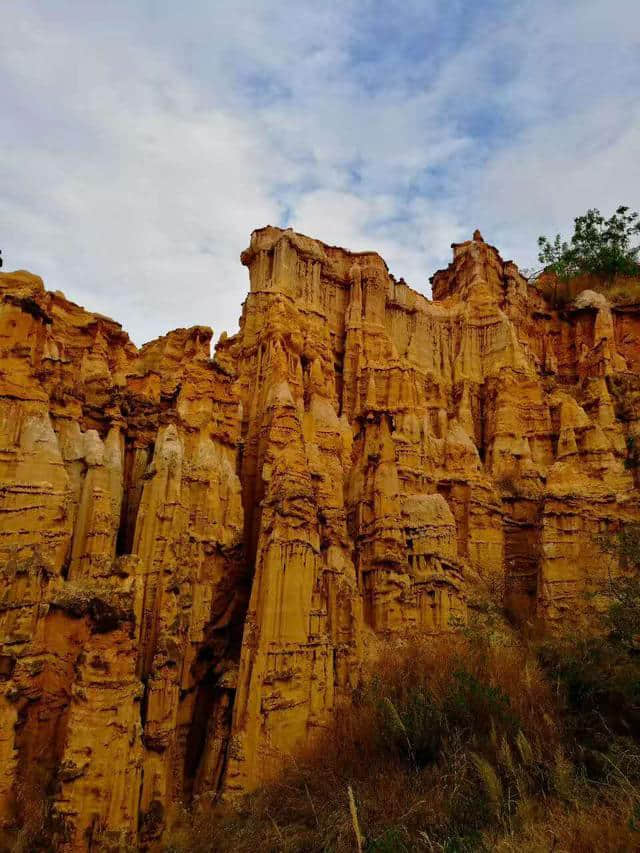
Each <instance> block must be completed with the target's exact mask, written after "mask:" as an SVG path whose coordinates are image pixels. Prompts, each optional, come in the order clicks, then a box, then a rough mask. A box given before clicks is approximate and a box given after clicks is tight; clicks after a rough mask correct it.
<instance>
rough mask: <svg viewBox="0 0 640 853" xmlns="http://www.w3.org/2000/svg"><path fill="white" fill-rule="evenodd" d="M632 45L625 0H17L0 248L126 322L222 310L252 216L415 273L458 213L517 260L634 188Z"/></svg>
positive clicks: (6, 13) (1, 39)
mask: <svg viewBox="0 0 640 853" xmlns="http://www.w3.org/2000/svg"><path fill="white" fill-rule="evenodd" d="M639 46H640V16H638V14H637V9H636V0H607V2H605V0H573V2H566V3H563V4H561V6H559V5H558V4H557V3H554V2H552V0H538V2H537V3H536V2H533V0H522V1H521V2H519V3H517V4H514V3H512V2H510V0H485V1H484V2H479V3H476V4H473V6H471V5H469V4H466V3H463V2H461V0H455V2H453V0H449V2H445V0H415V2H413V0H412V2H411V3H407V2H396V0H388V2H386V3H383V2H381V0H348V2H342V3H339V2H336V0H329V2H327V3H324V4H317V3H315V4H314V3H311V2H309V3H301V4H298V6H296V7H294V8H292V7H290V6H286V5H284V4H279V5H278V4H273V3H270V2H267V0H251V2H250V0H235V2H231V0H218V2H216V3H211V2H207V0H193V2H192V3H190V4H189V5H188V6H178V5H177V4H170V3H164V4H163V3H155V2H154V3H151V2H149V0H135V2H124V0H114V2H113V3H109V4H104V3H102V2H98V0H85V2H83V3H79V2H78V0H58V2H57V3H56V4H54V5H51V4H48V3H46V2H44V0H24V2H17V0H16V2H11V3H9V4H8V6H5V7H4V8H3V28H2V31H0V76H1V78H2V80H3V107H2V109H1V110H0V155H1V157H0V186H2V195H1V196H0V228H1V230H0V239H1V240H2V247H3V249H4V256H5V260H6V263H7V265H9V266H11V267H15V266H22V267H27V268H31V269H32V270H33V271H35V272H38V273H40V274H42V275H43V276H44V277H45V279H46V283H47V285H48V286H49V287H50V288H52V289H61V290H64V291H65V292H66V293H67V295H68V296H69V298H71V299H74V300H75V301H78V302H80V303H82V304H85V305H87V307H89V308H92V309H94V310H98V311H102V312H103V313H107V314H110V315H112V316H114V317H115V318H116V319H118V320H119V321H121V322H122V323H123V324H124V325H125V328H127V329H128V330H129V331H130V333H131V334H132V337H133V338H134V340H136V342H138V343H141V342H142V341H143V340H146V339H148V338H150V337H152V336H155V335H157V334H161V333H163V332H165V331H167V330H168V329H169V328H172V327H174V326H178V325H189V324H192V323H206V324H210V325H212V326H214V329H215V331H216V333H217V332H219V331H221V330H222V329H223V328H227V329H229V330H230V331H231V330H232V329H233V328H235V325H236V322H237V317H238V314H239V312H240V306H241V302H242V300H243V298H244V295H245V293H246V290H247V277H246V271H245V270H244V269H243V268H242V267H241V266H240V263H239V260H238V256H239V253H240V251H241V250H242V249H243V248H244V246H245V245H246V244H247V241H248V239H249V235H250V232H251V231H252V229H253V228H255V227H259V226H262V225H265V224H267V223H269V222H270V223H272V224H276V223H278V222H280V221H283V220H286V222H287V224H291V225H293V226H294V227H296V228H298V229H299V230H302V231H305V232H306V233H310V234H311V235H312V236H316V237H318V238H320V239H322V240H324V241H325V242H329V243H337V244H341V245H345V246H347V247H349V248H353V249H362V248H371V249H376V250H378V251H380V252H381V254H383V256H384V257H385V259H386V260H387V261H388V263H389V265H390V267H391V269H392V271H393V272H394V273H395V274H396V275H398V276H400V275H403V276H405V278H406V279H407V280H408V281H410V282H411V283H413V284H414V286H416V287H417V288H419V289H420V290H423V291H426V289H427V286H426V280H427V278H428V276H429V275H430V274H431V273H432V272H433V270H434V269H435V268H436V267H437V266H440V265H442V264H444V263H446V262H447V261H448V259H449V254H450V252H449V244H450V243H451V242H452V241H456V240H459V239H461V238H462V237H464V236H467V235H469V234H470V233H471V232H472V230H473V229H474V228H475V227H480V229H481V230H482V232H483V234H484V235H485V237H486V238H487V239H488V240H491V242H493V243H494V244H496V245H498V246H499V248H501V249H502V250H503V251H504V254H505V255H509V256H512V257H514V259H515V260H516V261H518V262H522V263H523V264H524V265H530V264H531V263H532V262H534V260H535V240H536V237H537V235H538V234H539V233H551V232H553V231H555V230H565V231H566V230H567V229H568V227H569V225H570V222H571V220H572V218H573V216H575V215H576V214H578V213H581V212H583V211H584V210H585V209H586V208H587V207H589V206H599V207H601V208H602V209H603V210H610V209H612V208H613V207H615V206H616V205H617V204H618V203H622V202H626V203H629V204H630V205H632V206H636V207H637V206H638V205H639V204H640V200H639V199H638V189H639V188H640V181H639V180H638V167H637V151H638V149H639V142H640V107H639V99H638V92H639V91H640V85H639V84H640V71H639V64H638V61H637V57H638V50H639Z"/></svg>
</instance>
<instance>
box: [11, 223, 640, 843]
mask: <svg viewBox="0 0 640 853" xmlns="http://www.w3.org/2000/svg"><path fill="white" fill-rule="evenodd" d="M453 250H454V258H453V261H452V263H451V264H450V265H449V267H448V268H447V269H446V270H442V271H440V272H438V273H436V274H435V276H433V279H432V286H433V298H434V301H429V300H428V299H426V298H425V297H424V296H422V295H420V294H418V293H416V292H415V291H414V290H412V289H411V288H410V287H409V286H408V285H406V284H405V283H404V282H403V281H396V280H395V279H394V278H393V277H392V276H390V275H389V272H388V270H387V267H386V265H385V263H384V261H383V260H382V258H381V257H380V256H379V255H377V254H375V253H373V252H371V253H358V254H356V253H351V252H348V251H346V250H344V249H340V248H336V247H331V246H327V245H324V244H323V243H320V242H319V241H316V240H313V239H310V238H309V237H304V236H302V235H300V234H296V233H294V232H293V231H291V230H287V231H282V230H280V229H277V228H272V227H267V228H263V229H260V230H258V231H255V232H254V233H253V234H252V236H251V243H250V246H249V248H248V249H247V250H246V251H245V252H244V253H243V255H242V262H243V263H244V264H245V265H246V266H247V268H248V271H249V278H250V292H249V294H248V296H247V299H246V301H245V303H244V306H243V311H242V317H241V321H240V331H239V332H238V333H237V334H236V335H234V336H233V337H227V336H226V335H223V336H222V337H221V338H220V341H219V342H218V344H217V347H216V350H215V356H214V357H213V358H211V355H210V342H211V336H212V332H211V330H210V329H208V328H206V327H195V328H192V329H178V330H176V331H174V332H171V333H170V334H168V335H166V336H164V337H163V338H160V339H158V340H156V341H153V342H151V343H149V344H146V345H145V346H144V347H142V348H141V349H136V347H135V346H134V345H133V344H132V343H131V342H130V340H129V338H128V337H127V335H126V334H125V333H124V332H123V331H122V328H121V327H120V326H119V325H118V324H117V323H115V322H114V321H112V320H109V319H108V318H106V317H103V316H100V315H97V314H92V313H90V312H88V311H85V310H84V309H82V308H80V307H78V306H76V305H74V304H72V303H70V302H68V301H67V300H66V299H65V298H64V296H63V295H62V294H60V293H48V292H46V291H45V290H44V287H43V284H42V282H41V280H40V279H38V278H37V277H35V276H32V275H29V274H28V273H23V272H19V273H12V274H4V275H0V289H1V295H2V307H1V309H0V820H1V821H2V822H3V824H4V825H6V826H9V827H10V826H13V825H19V824H20V822H21V821H23V820H24V818H25V815H26V813H27V812H28V809H29V807H30V803H33V802H36V801H37V800H38V799H39V798H41V797H42V796H44V795H45V794H46V795H48V796H51V797H52V798H53V801H54V817H55V818H56V825H57V827H58V830H57V831H58V840H59V848H60V849H61V850H74V851H75V850H85V849H91V848H92V846H93V847H96V846H97V845H98V844H103V843H113V844H118V843H125V842H126V843H141V844H147V843H151V842H152V841H153V840H154V839H156V838H158V837H159V835H160V834H161V832H162V829H163V826H164V823H165V819H166V815H167V812H168V810H169V809H170V807H171V806H172V805H173V804H174V803H177V802H183V803H187V804H189V803H191V802H193V800H194V797H198V798H200V800H202V799H203V798H205V799H206V797H215V796H229V797H232V796H234V795H235V794H237V793H239V792H242V791H245V790H247V789H250V788H252V787H255V786H256V785H257V784H259V783H260V782H261V781H264V780H265V779H268V778H269V777H270V776H273V775H274V774H275V773H277V772H278V769H279V767H280V766H281V764H282V760H283V756H286V755H288V754H290V753H292V752H294V751H295V750H296V749H297V748H299V747H300V746H301V745H302V744H303V743H305V742H308V741H309V740H311V739H313V737H314V736H315V735H316V734H317V733H318V732H319V731H320V730H321V729H322V727H324V726H325V725H326V724H327V722H328V720H329V719H330V718H331V715H332V714H334V713H335V711H336V709H337V708H339V706H340V704H341V703H342V702H345V701H348V700H349V696H350V693H351V689H352V688H353V686H354V685H355V684H356V683H357V681H358V678H359V673H360V667H361V664H362V663H363V661H364V660H365V659H366V658H367V656H369V655H372V654H375V648H376V644H377V642H378V641H379V640H380V639H382V638H384V637H388V636H389V635H402V634H406V633H411V632H424V633H439V632H443V631H451V630H455V629H456V628H457V627H458V626H460V625H464V623H465V621H466V619H467V612H468V609H469V607H473V606H474V605H475V603H476V602H477V601H478V599H479V598H482V597H483V596H486V594H487V591H489V593H490V594H492V595H494V596H503V597H504V601H505V604H506V606H507V607H508V608H509V609H510V610H511V612H512V613H513V616H514V618H516V619H519V620H539V621H542V622H544V623H547V624H549V625H556V624H565V623H567V622H570V621H572V620H576V619H578V618H579V617H580V614H581V613H582V612H584V609H585V608H586V607H592V606H595V605H594V604H593V600H591V603H588V602H589V600H588V599H586V597H585V596H584V593H585V592H588V591H589V590H590V589H591V588H595V586H596V585H597V583H598V581H599V579H600V578H602V576H603V573H604V572H606V571H607V569H608V563H607V560H606V559H604V557H603V554H602V552H601V551H600V550H599V548H598V545H597V537H598V535H599V534H602V533H604V532H606V531H607V530H611V529H615V527H616V526H617V525H619V524H620V523H622V522H625V521H629V520H634V519H637V518H638V516H639V512H638V488H637V473H636V469H635V467H634V460H635V458H636V457H635V456H634V455H633V454H631V458H630V452H631V451H630V448H631V449H633V447H634V443H633V442H634V440H636V439H635V437H636V436H637V435H638V433H640V424H639V417H640V377H639V376H638V367H639V365H640V343H639V338H638V335H639V332H640V313H638V311H637V309H636V308H634V307H633V306H631V307H629V306H627V307H625V308H615V307H612V306H610V305H609V303H608V302H607V300H606V299H605V298H604V297H603V296H602V295H601V294H598V293H593V292H590V291H585V292H583V293H582V294H580V297H579V298H578V299H577V300H576V301H575V303H573V304H572V305H570V306H569V307H568V308H565V309H563V311H562V312H558V311H554V310H552V309H551V308H550V306H549V305H548V304H547V302H545V300H544V298H543V297H542V296H541V295H540V293H539V292H538V291H537V290H535V289H534V288H533V287H532V286H530V285H528V283H527V281H526V280H525V279H524V278H523V277H522V276H521V275H520V273H519V272H518V269H517V267H516V266H515V264H513V263H512V262H510V261H507V262H505V261H503V260H502V258H501V257H500V255H499V253H498V252H497V250H496V249H494V248H493V247H492V246H489V245H488V244H486V243H485V242H484V241H483V239H482V236H481V235H480V233H479V232H476V233H475V234H474V237H473V239H472V240H470V241H468V242H465V243H461V244H456V245H454V247H453ZM637 441H640V438H638V439H637Z"/></svg>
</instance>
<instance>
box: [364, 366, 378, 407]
mask: <svg viewBox="0 0 640 853" xmlns="http://www.w3.org/2000/svg"><path fill="white" fill-rule="evenodd" d="M377 407H378V395H377V393H376V380H375V377H374V375H373V371H370V372H369V379H368V382H367V397H366V400H365V409H376V408H377Z"/></svg>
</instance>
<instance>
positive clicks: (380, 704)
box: [165, 637, 640, 853]
mask: <svg viewBox="0 0 640 853" xmlns="http://www.w3.org/2000/svg"><path fill="white" fill-rule="evenodd" d="M563 736H564V731H563V721H562V718H561V712H560V706H559V702H558V695H557V688H556V686H555V685H554V686H552V685H551V684H550V682H549V681H548V679H547V677H546V675H545V673H544V672H543V671H542V670H541V668H540V667H539V665H538V663H537V661H536V658H535V656H534V655H533V654H532V653H531V652H528V651H527V650H526V649H525V648H524V647H523V646H521V645H517V644H506V645H500V646H496V645H492V644H491V643H489V642H487V641H486V640H479V639H478V638H477V637H475V638H466V639H464V638H458V639H451V638H449V639H442V640H434V639H429V640H423V641H414V642H411V643H408V644H406V645H404V646H403V647H401V648H398V647H395V648H392V647H390V648H389V649H388V650H387V652H386V653H385V654H384V655H382V656H381V662H380V665H379V667H378V669H377V671H376V672H375V673H374V674H373V675H372V676H371V678H370V679H369V680H368V681H367V682H366V683H365V684H363V685H362V687H361V688H360V689H359V690H358V691H356V693H355V694H354V700H353V704H352V706H351V707H350V708H348V709H345V712H344V713H341V714H338V715H337V716H336V719H335V723H334V725H333V726H332V728H331V729H330V731H328V732H327V733H326V736H325V738H324V739H323V741H322V742H321V743H319V744H317V745H316V748H315V749H314V750H312V751H309V752H308V753H307V754H305V755H302V756H300V757H299V758H298V760H297V761H295V762H292V763H291V764H290V765H289V766H287V767H286V768H285V769H284V771H283V774H282V776H281V778H280V780H279V781H278V782H276V783H273V784H271V785H269V786H268V787H265V788H264V789H262V790H261V791H258V792H256V793H254V794H252V795H251V796H249V797H247V798H246V799H245V800H244V801H243V802H242V803H241V804H239V805H238V806H237V807H233V806H231V805H218V806H216V807H214V808H208V809H206V810H202V811H200V812H199V813H198V812H197V811H196V813H195V814H192V815H187V814H186V813H184V814H182V815H178V816H177V818H176V819H175V820H174V824H173V827H172V828H171V829H170V830H169V831H168V833H167V834H166V836H165V850H166V851H170V850H171V851H189V853H201V852H202V853H204V851H209V850H229V851H238V853H242V851H252V853H255V851H257V850H260V851H288V853H302V851H305V853H307V851H308V853H312V851H318V853H319V852H320V851H335V853H341V851H354V850H356V849H357V847H356V832H355V831H354V826H355V825H356V824H355V822H354V814H355V816H356V818H357V826H358V831H357V832H358V833H360V832H361V833H362V836H364V838H363V840H362V849H363V850H365V851H379V853H383V851H389V853H391V851H399V853H401V851H413V850H430V851H446V853H456V851H460V853H462V851H472V850H475V851H488V850H502V851H512V850H514V851H515V850H531V851H543V850H544V851H550V850H556V851H561V850H563V851H574V850H575V851H589V850H593V851H596V850H597V851H609V850H611V851H613V850H616V851H632V850H638V849H640V832H638V831H636V824H635V823H634V817H633V816H634V813H635V812H634V809H636V807H637V802H638V799H637V790H636V787H635V781H634V780H633V777H632V775H629V774H628V773H627V772H626V765H625V764H624V762H621V763H620V764H618V765H617V767H618V769H617V770H616V769H614V768H611V772H609V773H605V775H604V776H602V777H601V778H600V779H599V781H598V783H597V784H595V783H593V782H591V781H589V780H588V779H587V778H586V776H585V773H584V771H583V769H582V768H581V766H580V764H579V762H576V760H575V755H574V754H573V753H574V749H573V744H566V743H565V742H564V740H563ZM635 760H636V758H635V756H634V757H632V763H633V762H634V761H635ZM613 764H615V762H613ZM639 769H640V768H639ZM349 791H352V792H353V796H352V797H350V795H349ZM638 823H640V815H638ZM637 829H640V826H638V827H637Z"/></svg>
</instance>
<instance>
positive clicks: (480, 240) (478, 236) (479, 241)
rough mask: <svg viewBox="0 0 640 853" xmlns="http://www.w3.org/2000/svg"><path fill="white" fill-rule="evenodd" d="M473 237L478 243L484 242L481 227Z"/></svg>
mask: <svg viewBox="0 0 640 853" xmlns="http://www.w3.org/2000/svg"><path fill="white" fill-rule="evenodd" d="M473 239H474V240H475V241H476V243H484V239H483V237H482V234H481V233H480V229H478V228H476V230H475V231H474V232H473Z"/></svg>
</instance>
